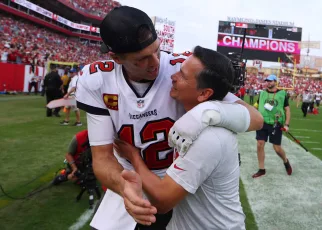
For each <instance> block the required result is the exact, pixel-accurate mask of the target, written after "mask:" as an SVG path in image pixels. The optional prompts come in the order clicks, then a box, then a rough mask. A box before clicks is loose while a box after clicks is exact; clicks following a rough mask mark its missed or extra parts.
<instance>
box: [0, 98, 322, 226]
mask: <svg viewBox="0 0 322 230" xmlns="http://www.w3.org/2000/svg"><path fill="white" fill-rule="evenodd" d="M246 100H247V99H246ZM0 106H1V110H0V184H1V185H2V186H3V188H4V189H5V191H6V192H8V193H10V195H11V196H15V197H22V196H25V195H27V194H28V193H29V192H31V191H33V190H34V189H37V188H39V187H43V186H46V184H48V183H49V182H50V181H51V180H52V179H53V177H54V173H55V171H57V170H58V169H59V168H61V167H63V166H64V165H63V163H62V162H63V160H64V155H65V153H66V150H67V146H68V143H69V141H70V140H71V138H72V136H73V135H74V134H75V133H77V132H78V131H80V130H83V129H85V128H86V121H85V119H84V113H82V114H81V115H82V122H83V124H84V126H82V127H73V126H60V125H59V122H60V121H61V120H62V119H63V118H56V117H50V118H47V117H46V116H45V114H46V111H45V99H44V98H43V97H40V96H0ZM291 109H292V118H295V119H292V122H291V130H290V131H292V129H294V135H295V134H296V135H298V136H308V137H310V139H309V140H310V141H311V142H320V141H321V138H322V132H321V133H319V132H313V131H312V132H310V131H303V132H302V131H300V129H305V130H309V129H311V130H322V129H321V128H322V121H321V118H320V117H321V116H320V115H318V116H313V115H308V117H307V118H306V119H303V117H302V116H301V111H300V110H299V109H296V107H295V106H294V104H293V103H292V104H291ZM61 114H63V113H61ZM73 119H74V115H73V114H72V115H71V121H72V122H71V123H73ZM296 129H298V131H297V132H295V130H296ZM299 139H300V138H299ZM306 146H307V147H308V148H309V149H310V150H311V149H312V148H319V147H321V144H314V143H312V144H306ZM311 152H312V153H313V154H314V155H316V156H317V157H319V158H321V159H322V152H321V151H319V150H311ZM79 191H80V188H79V187H78V186H77V185H74V184H72V183H69V182H67V183H64V184H61V185H59V186H56V187H51V188H49V189H47V190H44V191H42V192H40V193H38V194H36V195H34V196H33V197H31V198H27V199H24V200H13V199H9V198H7V197H6V196H4V195H3V194H2V192H1V191H0V229H1V230H9V229H10V230H11V229H14V230H15V229H26V230H28V229H48V230H50V229H53V230H56V229H68V228H69V227H70V226H71V225H72V224H73V223H74V222H75V221H76V220H77V219H78V217H79V216H80V215H81V214H82V213H83V212H84V211H86V209H87V207H88V196H87V194H86V193H85V194H84V195H83V198H82V199H81V200H80V201H79V202H75V198H76V196H77V194H78V192H79ZM240 196H241V202H242V205H243V209H244V212H245V214H246V228H247V229H251V230H256V229H257V226H256V222H255V219H254V217H253V214H252V211H251V209H250V207H249V204H248V201H247V196H246V193H245V190H244V188H243V184H242V182H241V186H240ZM82 229H83V230H85V229H89V227H88V225H86V226H85V227H83V228H82Z"/></svg>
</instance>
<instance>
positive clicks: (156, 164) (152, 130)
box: [118, 118, 174, 170]
mask: <svg viewBox="0 0 322 230" xmlns="http://www.w3.org/2000/svg"><path fill="white" fill-rule="evenodd" d="M173 124H174V121H173V120H172V119H170V118H165V119H161V120H156V121H149V122H147V123H146V124H145V126H144V127H143V128H142V130H141V132H140V138H141V142H142V144H144V143H148V142H152V141H157V140H158V138H157V134H159V133H161V134H163V136H164V140H163V141H159V142H154V143H152V144H150V145H149V146H148V147H146V148H145V149H144V150H143V151H142V158H143V160H144V161H145V163H146V165H147V166H148V168H149V169H152V170H156V169H164V168H168V167H169V166H170V165H171V164H172V162H173V150H172V148H171V147H169V145H168V133H169V131H170V129H171V127H172V126H173ZM118 135H119V137H120V139H122V140H124V141H126V142H128V143H130V144H132V145H134V127H133V125H123V126H122V127H121V128H120V131H119V132H118ZM160 152H166V157H165V158H164V159H160V157H159V153H160Z"/></svg>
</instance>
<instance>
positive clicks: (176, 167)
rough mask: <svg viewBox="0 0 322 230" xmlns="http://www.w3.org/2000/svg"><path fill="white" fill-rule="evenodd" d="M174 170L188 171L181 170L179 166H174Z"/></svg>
mask: <svg viewBox="0 0 322 230" xmlns="http://www.w3.org/2000/svg"><path fill="white" fill-rule="evenodd" d="M174 168H175V169H178V170H181V171H186V170H184V169H182V168H180V167H179V166H177V164H174Z"/></svg>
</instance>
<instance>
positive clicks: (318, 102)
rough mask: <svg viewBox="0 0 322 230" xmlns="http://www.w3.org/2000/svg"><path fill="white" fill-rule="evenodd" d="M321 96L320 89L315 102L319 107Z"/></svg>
mask: <svg viewBox="0 0 322 230" xmlns="http://www.w3.org/2000/svg"><path fill="white" fill-rule="evenodd" d="M321 96H322V93H321V90H318V91H317V92H316V94H315V103H316V107H318V108H319V106H320V102H321Z"/></svg>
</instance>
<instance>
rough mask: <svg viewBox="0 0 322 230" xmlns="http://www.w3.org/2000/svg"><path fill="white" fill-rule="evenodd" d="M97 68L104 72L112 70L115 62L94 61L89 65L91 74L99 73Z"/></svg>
mask: <svg viewBox="0 0 322 230" xmlns="http://www.w3.org/2000/svg"><path fill="white" fill-rule="evenodd" d="M97 68H99V69H100V71H102V72H111V71H112V70H113V69H114V62H111V61H105V62H101V61H97V62H94V63H92V64H91V65H90V66H89V73H90V74H93V73H97V71H98V70H97Z"/></svg>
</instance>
